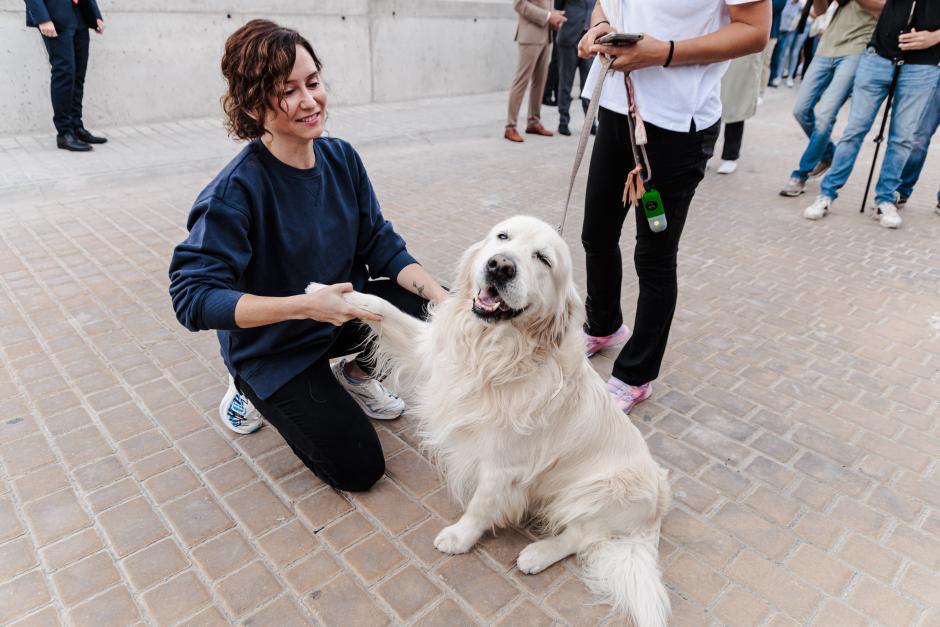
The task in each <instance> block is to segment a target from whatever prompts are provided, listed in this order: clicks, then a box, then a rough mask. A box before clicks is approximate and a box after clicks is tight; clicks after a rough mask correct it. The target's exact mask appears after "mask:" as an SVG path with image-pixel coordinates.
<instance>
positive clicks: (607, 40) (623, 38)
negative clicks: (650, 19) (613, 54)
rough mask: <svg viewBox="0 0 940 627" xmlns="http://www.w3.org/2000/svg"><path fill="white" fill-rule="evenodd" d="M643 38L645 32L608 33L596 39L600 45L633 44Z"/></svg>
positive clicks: (596, 42) (595, 41)
mask: <svg viewBox="0 0 940 627" xmlns="http://www.w3.org/2000/svg"><path fill="white" fill-rule="evenodd" d="M641 39H643V33H607V34H606V35H604V36H603V37H598V38H597V39H595V40H594V44H595V45H598V46H632V45H633V44H635V43H636V42H638V41H640V40H641Z"/></svg>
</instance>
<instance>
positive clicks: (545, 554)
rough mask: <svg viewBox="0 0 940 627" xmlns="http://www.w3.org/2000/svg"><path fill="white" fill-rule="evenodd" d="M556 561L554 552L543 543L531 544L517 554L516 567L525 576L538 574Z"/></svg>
mask: <svg viewBox="0 0 940 627" xmlns="http://www.w3.org/2000/svg"><path fill="white" fill-rule="evenodd" d="M557 561H558V557H557V556H556V551H554V550H552V547H551V546H550V545H549V544H548V543H547V542H545V541H540V542H533V543H532V544H530V545H529V546H527V547H526V548H524V549H522V551H520V552H519V557H517V558H516V566H518V567H519V570H520V571H522V572H523V573H525V574H526V575H534V574H536V573H540V572H542V571H543V570H545V569H546V568H548V567H549V566H551V565H552V564H554V563H555V562H557Z"/></svg>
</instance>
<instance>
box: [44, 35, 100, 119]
mask: <svg viewBox="0 0 940 627" xmlns="http://www.w3.org/2000/svg"><path fill="white" fill-rule="evenodd" d="M58 32H59V36H58V37H43V38H42V42H43V43H44V44H45V45H46V51H47V52H48V53H49V64H50V65H51V66H52V80H51V81H50V92H51V95H52V113H53V116H52V123H53V124H54V125H55V129H56V131H57V132H58V133H59V135H62V134H64V133H70V132H74V131H75V130H76V129H78V128H81V127H82V126H83V123H82V96H83V95H84V92H85V70H86V69H87V68H88V43H89V34H88V29H87V28H84V27H81V26H80V27H78V28H74V27H73V28H67V29H64V30H60V31H58Z"/></svg>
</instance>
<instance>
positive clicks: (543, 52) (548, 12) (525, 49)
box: [503, 0, 565, 142]
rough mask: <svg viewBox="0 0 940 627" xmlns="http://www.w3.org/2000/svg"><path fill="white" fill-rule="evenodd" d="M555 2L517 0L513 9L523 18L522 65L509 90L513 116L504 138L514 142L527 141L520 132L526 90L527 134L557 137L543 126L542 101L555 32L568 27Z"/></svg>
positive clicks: (519, 35) (519, 39) (519, 32)
mask: <svg viewBox="0 0 940 627" xmlns="http://www.w3.org/2000/svg"><path fill="white" fill-rule="evenodd" d="M551 1H552V0H514V2H513V8H514V9H515V11H516V13H518V14H519V24H518V26H517V27H516V41H517V42H518V43H519V63H518V64H517V65H516V76H515V78H513V79H512V87H511V88H510V89H509V115H508V117H507V120H506V130H505V131H504V132H503V137H505V138H506V139H508V140H509V141H511V142H521V141H523V139H522V135H520V134H519V131H517V130H516V121H517V120H518V118H519V108H520V107H521V106H522V97H523V96H524V95H525V90H526V87H529V86H530V85H531V89H529V115H528V118H527V120H526V128H525V132H526V133H529V134H531V135H544V136H546V137H551V136H552V135H553V133H552V132H551V131H550V130H548V129H546V128H545V127H544V126H542V120H541V117H542V116H541V110H542V97H543V96H544V93H545V80H546V78H547V77H548V57H549V47H550V46H551V41H552V35H551V33H552V30H553V29H554V30H558V29H559V28H561V25H562V24H564V23H565V13H564V11H556V10H555V9H553V8H551V7H552V4H551Z"/></svg>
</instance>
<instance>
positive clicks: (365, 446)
mask: <svg viewBox="0 0 940 627" xmlns="http://www.w3.org/2000/svg"><path fill="white" fill-rule="evenodd" d="M363 292H365V293H368V294H375V295H376V296H381V297H382V298H384V299H385V300H387V301H389V302H390V303H392V304H393V305H395V306H396V307H398V308H399V309H401V310H402V311H404V312H406V313H408V314H410V315H412V316H415V317H427V309H426V307H425V305H426V304H427V301H425V300H424V299H423V298H421V297H419V296H416V295H414V294H412V293H411V292H409V291H407V290H405V289H403V288H401V287H400V286H399V285H398V284H397V283H395V282H393V281H387V280H386V281H370V282H369V283H368V284H367V285H366V287H365V288H364V289H363ZM367 337H368V329H367V327H366V326H365V325H363V324H360V323H359V322H357V321H354V320H353V321H350V322H347V323H346V324H344V325H343V326H342V327H341V328H340V332H339V334H338V335H337V338H336V341H335V342H334V343H333V345H332V346H331V347H330V350H329V351H328V352H327V354H326V355H324V356H323V357H322V358H321V359H320V360H318V361H317V362H315V363H314V364H313V365H312V366H310V367H309V368H307V369H306V370H304V371H303V372H302V373H300V374H299V375H297V376H296V377H294V378H293V379H291V380H290V381H289V382H287V384H285V385H284V386H283V387H281V388H280V389H279V390H278V391H277V392H275V393H274V394H272V395H271V396H270V397H268V398H267V399H265V400H262V399H260V398H258V395H257V394H255V392H254V390H252V389H251V387H250V386H249V385H248V384H247V383H245V381H244V380H242V379H241V378H240V377H239V378H238V379H237V380H236V384H237V386H238V389H239V390H241V391H242V393H244V394H245V395H246V396H247V397H248V399H249V400H250V401H251V402H252V404H253V405H254V406H255V408H257V410H258V411H259V412H261V415H262V416H264V418H265V419H266V420H267V421H268V422H269V423H270V424H271V426H273V427H274V428H275V429H277V430H278V432H279V433H280V434H281V436H282V437H283V438H284V439H285V440H286V441H287V444H288V445H289V446H290V447H291V449H292V450H293V451H294V454H295V455H297V457H299V458H300V460H301V461H302V462H303V463H304V465H305V466H307V468H309V469H310V470H311V471H313V474H315V475H316V476H317V477H319V478H320V479H321V480H322V481H323V482H324V483H327V484H328V485H331V486H333V487H334V488H337V489H339V490H348V491H351V492H362V491H365V490H368V489H369V488H371V487H372V486H373V484H375V482H376V481H378V480H379V479H381V478H382V474H383V473H384V472H385V455H384V454H383V452H382V445H381V444H380V443H379V437H378V435H377V434H376V433H375V429H374V428H373V427H372V424H371V423H370V422H369V418H368V417H367V416H366V415H365V414H364V413H363V412H362V409H360V408H359V405H357V404H356V402H355V401H354V400H353V399H352V398H350V396H349V395H348V394H347V393H346V391H345V390H344V389H343V387H342V386H341V385H340V384H339V382H338V381H337V380H336V377H334V376H333V372H332V371H331V370H330V361H329V360H330V359H331V358H333V357H340V356H342V355H348V354H350V353H354V352H358V351H360V350H362V347H363V343H364V342H365V340H366V338H367ZM360 365H362V366H363V368H365V369H366V370H368V365H367V364H365V363H361V362H360Z"/></svg>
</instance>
